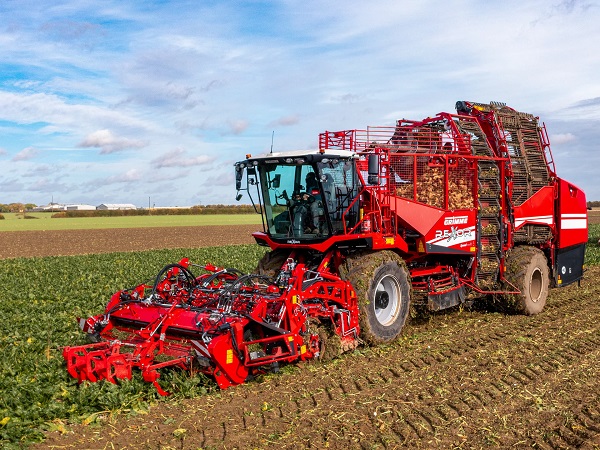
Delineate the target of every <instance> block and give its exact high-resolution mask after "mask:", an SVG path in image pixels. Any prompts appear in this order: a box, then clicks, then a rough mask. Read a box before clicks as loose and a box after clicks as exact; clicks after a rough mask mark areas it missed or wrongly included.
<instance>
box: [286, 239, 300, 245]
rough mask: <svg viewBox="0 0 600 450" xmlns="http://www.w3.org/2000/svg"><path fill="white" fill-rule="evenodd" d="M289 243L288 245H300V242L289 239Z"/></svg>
mask: <svg viewBox="0 0 600 450" xmlns="http://www.w3.org/2000/svg"><path fill="white" fill-rule="evenodd" d="M287 243H288V244H299V243H300V241H297V240H296V239H288V241H287Z"/></svg>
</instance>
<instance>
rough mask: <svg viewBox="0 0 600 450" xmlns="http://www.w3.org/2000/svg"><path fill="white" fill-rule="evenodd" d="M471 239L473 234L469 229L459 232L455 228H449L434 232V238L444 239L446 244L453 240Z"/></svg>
mask: <svg viewBox="0 0 600 450" xmlns="http://www.w3.org/2000/svg"><path fill="white" fill-rule="evenodd" d="M465 219H466V217H465ZM473 237H474V236H473V232H472V231H471V229H470V228H464V229H460V230H459V229H458V228H456V227H451V228H450V230H435V238H436V239H446V240H447V242H450V241H453V240H455V239H464V238H466V239H470V238H473Z"/></svg>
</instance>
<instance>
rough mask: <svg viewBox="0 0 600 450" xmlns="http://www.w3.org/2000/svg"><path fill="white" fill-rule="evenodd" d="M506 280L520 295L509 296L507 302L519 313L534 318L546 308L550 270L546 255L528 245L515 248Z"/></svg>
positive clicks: (509, 258)
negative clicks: (533, 316)
mask: <svg viewBox="0 0 600 450" xmlns="http://www.w3.org/2000/svg"><path fill="white" fill-rule="evenodd" d="M506 279H507V280H508V281H509V282H510V283H511V284H512V285H513V286H515V287H516V288H517V289H519V290H520V291H521V293H520V294H516V295H509V296H507V300H508V301H509V304H511V306H513V308H514V310H515V311H516V312H518V313H521V314H525V315H528V316H532V315H534V314H538V313H540V312H541V311H542V309H544V306H546V299H547V298H548V287H549V285H550V269H549V268H548V260H547V259H546V256H545V255H544V253H543V252H542V251H541V250H540V249H539V248H536V247H530V246H527V245H524V246H520V247H516V248H514V249H513V250H512V251H511V253H510V255H509V256H508V258H507V264H506Z"/></svg>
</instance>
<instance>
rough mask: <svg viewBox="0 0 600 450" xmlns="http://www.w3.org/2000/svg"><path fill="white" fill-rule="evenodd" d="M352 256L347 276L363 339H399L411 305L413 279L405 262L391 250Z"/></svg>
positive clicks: (377, 342) (371, 340)
mask: <svg viewBox="0 0 600 450" xmlns="http://www.w3.org/2000/svg"><path fill="white" fill-rule="evenodd" d="M349 259H350V261H349V270H348V274H347V279H348V281H350V283H352V286H353V287H354V289H355V291H356V295H357V298H358V304H359V308H360V317H359V323H360V329H361V338H362V339H363V340H364V341H366V342H367V343H369V344H379V343H383V342H390V341H392V340H394V339H396V338H397V337H398V336H399V335H400V333H401V332H402V328H403V327H404V324H405V322H406V318H407V317H408V312H409V307H410V279H409V273H408V269H407V268H406V265H405V263H404V261H403V260H402V259H401V258H400V257H399V256H398V255H396V254H395V253H393V252H391V251H381V252H377V253H368V254H362V255H357V256H355V257H353V258H349Z"/></svg>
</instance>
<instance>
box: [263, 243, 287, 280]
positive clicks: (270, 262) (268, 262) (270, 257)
mask: <svg viewBox="0 0 600 450" xmlns="http://www.w3.org/2000/svg"><path fill="white" fill-rule="evenodd" d="M289 255H290V252H289V250H284V249H277V250H273V251H270V252H267V253H265V255H264V256H263V257H262V258H261V259H260V261H258V266H257V267H256V270H255V273H257V274H259V275H266V276H268V277H271V278H275V277H276V276H277V274H278V273H279V269H281V266H283V263H284V262H285V261H286V260H287V258H288V256H289Z"/></svg>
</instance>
